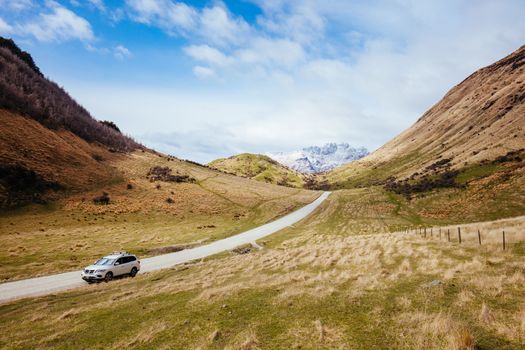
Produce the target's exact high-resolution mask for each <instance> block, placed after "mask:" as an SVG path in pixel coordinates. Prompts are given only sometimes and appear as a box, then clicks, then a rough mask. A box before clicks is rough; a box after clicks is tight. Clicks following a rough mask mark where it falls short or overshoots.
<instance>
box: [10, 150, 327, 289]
mask: <svg viewBox="0 0 525 350" xmlns="http://www.w3.org/2000/svg"><path fill="white" fill-rule="evenodd" d="M44 150H45V148H44ZM103 162H104V163H106V166H107V167H110V168H112V169H114V171H115V173H116V174H118V176H117V177H114V178H112V179H113V180H112V181H108V182H106V183H99V184H98V185H97V186H96V188H95V189H91V190H87V191H82V192H78V193H70V195H69V196H67V197H65V198H61V199H59V200H57V201H55V202H51V203H49V204H46V205H32V206H28V207H23V208H20V209H16V210H9V211H4V212H3V213H0V239H1V241H2V244H3V247H4V249H2V251H1V252H0V266H2V269H1V271H0V280H6V279H13V278H16V279H18V278H23V277H28V276H35V275H39V274H49V273H52V272H60V271H66V270H74V269H78V268H81V267H83V266H85V265H86V264H88V263H90V262H92V261H93V260H94V259H96V258H97V257H99V256H100V255H101V254H105V253H107V252H108V251H113V250H119V249H125V250H129V251H132V252H135V253H137V254H139V255H140V256H141V257H146V256H151V255H157V254H161V253H166V252H170V251H174V250H177V249H181V248H184V247H186V246H193V245H198V244H202V243H204V242H211V241H213V240H216V239H220V238H223V237H227V236H230V235H233V234H235V233H238V232H240V231H243V230H245V229H249V228H252V227H254V226H258V225H260V224H263V223H266V222H268V221H270V220H273V219H275V218H277V217H279V216H282V215H284V214H287V213H289V212H290V211H293V210H294V209H296V208H298V207H300V206H302V205H304V204H306V203H309V202H311V201H313V200H314V199H315V198H316V197H317V196H318V193H316V192H311V191H306V190H299V189H292V188H283V187H278V186H275V185H270V184H265V183H261V182H257V181H253V180H250V179H244V178H239V177H236V176H233V175H227V174H224V173H221V172H218V171H213V170H211V169H208V168H205V167H200V166H197V165H194V164H190V163H187V162H183V161H180V160H177V159H174V158H171V157H166V156H163V155H158V154H154V153H151V152H140V151H137V152H134V153H131V154H119V155H112V158H111V159H108V160H104V161H103ZM95 164H97V163H96V162H95ZM156 166H159V167H169V168H170V169H171V170H172V174H174V175H178V176H189V179H190V181H189V182H181V183H178V182H167V181H151V177H150V178H148V176H147V174H148V172H149V171H150V169H151V168H153V167H156ZM95 169H96V168H95ZM94 171H95V170H94ZM86 176H89V174H88V175H86ZM88 178H89V177H88ZM95 178H96V177H95ZM103 191H105V192H107V193H108V196H109V199H110V201H109V204H107V205H100V204H95V203H94V202H93V199H94V198H95V197H98V196H100V195H101V193H102V192H103Z"/></svg>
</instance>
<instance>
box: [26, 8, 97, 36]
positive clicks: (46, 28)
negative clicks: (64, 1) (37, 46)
mask: <svg viewBox="0 0 525 350" xmlns="http://www.w3.org/2000/svg"><path fill="white" fill-rule="evenodd" d="M49 6H50V11H51V12H49V13H42V14H40V16H39V17H38V18H37V19H35V20H32V21H29V22H27V23H25V24H21V25H19V29H20V32H21V33H22V34H28V35H32V36H34V37H35V38H36V39H37V40H39V41H44V42H50V41H56V42H61V41H67V40H72V39H77V40H81V41H86V42H89V41H92V40H93V39H94V38H95V36H94V34H93V30H92V28H91V24H90V23H89V22H88V21H87V20H86V19H84V18H82V17H80V16H78V15H76V14H75V13H74V12H72V11H70V10H69V9H67V8H65V7H63V6H62V5H60V4H58V3H57V2H54V1H51V2H49Z"/></svg>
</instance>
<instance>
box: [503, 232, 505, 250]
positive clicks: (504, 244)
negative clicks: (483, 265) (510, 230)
mask: <svg viewBox="0 0 525 350" xmlns="http://www.w3.org/2000/svg"><path fill="white" fill-rule="evenodd" d="M503 250H505V231H503Z"/></svg>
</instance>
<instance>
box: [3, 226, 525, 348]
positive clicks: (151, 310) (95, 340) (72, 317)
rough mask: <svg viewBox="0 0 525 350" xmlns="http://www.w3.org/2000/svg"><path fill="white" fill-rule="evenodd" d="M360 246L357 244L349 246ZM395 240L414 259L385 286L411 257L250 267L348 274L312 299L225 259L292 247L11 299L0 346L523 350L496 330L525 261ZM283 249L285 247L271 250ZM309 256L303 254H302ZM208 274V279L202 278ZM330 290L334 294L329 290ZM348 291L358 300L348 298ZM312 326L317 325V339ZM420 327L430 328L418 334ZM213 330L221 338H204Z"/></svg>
mask: <svg viewBox="0 0 525 350" xmlns="http://www.w3.org/2000/svg"><path fill="white" fill-rule="evenodd" d="M341 238H342V237H341ZM296 239H297V237H296ZM299 239H304V240H306V241H311V239H312V237H311V236H309V235H307V236H305V237H299ZM339 239H340V238H334V240H333V241H327V242H326V244H325V243H319V244H317V243H316V244H314V246H316V247H318V249H321V250H318V251H319V254H318V258H317V259H316V260H315V261H316V262H318V263H319V262H321V261H323V260H322V259H325V258H328V256H326V255H325V254H326V253H323V250H322V249H325V248H327V249H333V248H330V247H333V243H336V242H339ZM359 239H360V238H359V237H356V240H355V243H358V242H359ZM292 240H293V238H292ZM287 241H289V240H287ZM393 242H395V241H393ZM397 242H400V245H399V248H403V247H411V248H412V249H415V250H416V251H418V250H419V253H418V254H414V255H413V256H411V257H408V258H409V260H410V261H411V264H412V265H411V266H412V267H411V268H410V269H409V270H408V272H409V274H408V275H405V276H402V277H400V278H395V279H389V275H390V274H392V273H395V272H396V271H397V269H398V268H399V266H400V261H402V260H404V259H406V258H407V257H405V256H403V253H402V252H397V253H394V255H395V256H396V258H397V260H394V261H392V262H388V261H387V260H388V259H386V258H387V256H385V255H382V256H383V258H381V259H380V260H377V261H370V262H367V263H366V264H368V265H366V264H365V265H362V266H361V265H359V264H358V265H354V264H352V263H350V264H348V263H347V265H346V266H341V267H334V266H333V265H330V264H321V265H319V264H318V265H316V267H315V268H312V266H310V265H309V264H303V265H297V266H296V267H295V268H294V269H293V270H286V269H285V270H282V269H273V268H265V267H264V266H259V267H258V268H257V274H260V273H263V274H265V275H267V276H268V279H272V278H275V277H278V276H281V275H282V276H286V275H287V274H293V273H294V271H295V273H297V272H300V271H304V272H306V273H310V274H311V275H312V276H316V275H317V274H325V273H330V272H332V273H333V272H335V271H339V272H338V273H337V274H336V275H338V274H339V273H350V274H353V275H354V276H355V277H350V278H348V279H347V280H346V281H344V282H342V283H338V282H336V281H333V280H331V279H328V280H320V281H319V282H315V281H313V286H314V287H315V286H317V287H318V288H319V291H320V292H319V293H317V294H310V293H312V291H313V290H312V291H310V292H309V289H308V288H304V287H303V281H302V280H301V279H296V278H292V279H290V280H289V281H288V280H283V282H282V283H280V284H277V285H271V284H268V283H267V282H262V283H259V282H251V278H253V277H256V276H257V274H255V275H251V273H250V272H248V273H246V272H245V273H243V266H239V264H238V262H237V263H235V262H231V261H230V260H231V259H234V258H235V259H237V260H239V259H241V260H242V261H243V262H244V264H243V265H244V266H247V264H249V263H250V262H251V261H252V259H256V260H255V261H259V262H260V261H265V260H267V259H271V257H280V258H282V259H284V260H283V261H289V262H292V263H293V261H294V259H296V258H294V256H295V255H294V254H293V253H292V251H290V252H289V251H286V249H285V248H284V246H282V245H278V246H276V248H274V249H265V250H263V251H259V252H255V253H250V254H248V255H245V256H242V257H240V256H237V257H233V256H232V255H231V254H228V253H226V254H222V255H221V256H219V257H214V258H213V259H206V261H204V262H201V263H196V264H189V265H186V266H179V267H176V268H173V269H170V270H165V271H159V272H156V273H151V274H147V275H142V276H138V277H136V278H135V279H129V278H128V279H123V280H118V281H114V282H113V283H110V284H99V285H92V286H89V287H88V288H84V289H80V290H75V291H70V292H66V293H60V294H58V295H51V296H45V297H40V298H33V299H25V300H20V301H15V302H12V303H8V304H4V305H0V324H1V325H2V329H3V332H2V333H0V347H2V348H6V349H27V348H43V349H47V348H49V349H51V348H52V349H70V348H90V349H91V348H96V349H107V348H117V347H120V348H134V349H150V348H162V347H169V348H174V349H186V348H197V347H202V348H203V349H224V348H240V347H241V345H242V344H243V343H246V342H247V341H248V340H252V341H253V344H254V345H256V347H255V346H254V347H251V348H252V349H254V348H259V349H289V348H298V347H300V348H302V349H333V348H340V347H344V346H346V347H349V348H352V349H418V348H421V346H423V344H426V345H427V348H429V349H444V348H449V347H448V345H447V344H448V341H449V338H448V337H449V336H451V335H454V333H453V332H455V331H457V330H460V329H466V330H468V332H469V333H470V334H471V335H472V337H473V338H474V339H475V342H476V346H477V348H476V349H494V348H497V349H520V348H522V346H523V345H524V343H523V341H524V339H523V338H520V337H519V335H518V334H516V333H514V335H513V336H512V337H510V336H506V335H504V334H502V333H500V332H499V331H498V329H499V328H498V327H501V326H498V325H499V323H498V322H503V323H502V324H504V325H505V327H516V321H515V320H514V315H516V314H518V313H519V312H520V307H521V304H520V297H521V296H522V295H523V293H524V292H525V289H524V286H523V284H520V283H518V284H512V283H511V282H508V283H507V282H506V280H509V279H511V278H513V277H512V276H514V275H515V274H516V273H517V272H516V271H518V273H520V272H519V270H516V269H514V268H512V266H513V264H515V263H519V262H522V261H523V259H522V256H520V255H515V254H513V253H508V254H506V255H505V256H504V257H503V258H504V259H505V260H504V261H505V263H504V264H490V265H486V266H483V267H475V268H466V269H465V268H462V267H461V264H463V263H469V262H470V261H473V259H478V260H479V259H482V260H490V259H500V258H501V256H500V254H499V253H498V252H497V251H493V250H490V249H489V250H479V249H467V250H460V251H456V249H457V246H456V245H454V244H443V242H436V241H425V240H417V241H411V240H410V239H409V240H407V241H406V243H405V241H397ZM307 244H311V243H307ZM377 244H379V245H380V247H378V246H377ZM367 245H368V247H369V248H367V249H365V250H363V251H369V252H370V253H373V250H374V249H381V251H382V252H383V253H384V250H385V249H388V247H389V245H390V243H389V238H388V236H385V238H381V239H379V240H376V241H373V242H369V243H367ZM323 247H324V248H323ZM348 247H349V249H350V251H349V252H348V254H350V256H354V257H358V256H359V255H360V254H359V253H357V255H356V253H355V252H353V251H352V249H357V252H359V251H360V248H355V247H354V244H352V243H348ZM353 247H354V248H353ZM279 249H284V250H283V251H282V252H279ZM308 249H309V247H307V248H306V249H305V250H304V252H309V250H308ZM289 253H292V255H289ZM442 254H444V255H442ZM440 256H443V257H447V258H448V259H452V260H451V261H449V262H447V263H446V264H444V265H442V266H440V267H438V268H436V269H434V270H428V271H423V272H421V271H417V270H416V267H417V266H418V265H422V266H425V265H426V264H429V263H430V262H431V261H432V259H433V258H435V257H440ZM343 257H344V256H342V257H341V258H343ZM341 258H339V259H341ZM255 261H254V262H255ZM356 261H359V260H356ZM287 264H289V263H286V264H285V265H284V267H286V266H287ZM288 266H290V267H291V266H293V265H288ZM449 266H451V267H454V266H457V268H456V269H458V270H459V273H457V274H456V275H455V276H454V277H453V278H452V279H447V280H445V282H444V284H443V285H441V286H437V287H432V288H423V287H422V286H423V285H424V284H426V283H428V282H430V281H432V280H434V279H443V277H442V276H443V271H445V270H446V269H447V268H448V267H449ZM232 268H233V269H232ZM338 269H340V270H338ZM209 271H213V272H214V274H213V275H210V274H209ZM368 275H370V276H379V279H378V282H379V283H380V284H379V285H378V286H374V285H373V284H372V282H370V283H371V284H370V285H368V284H366V283H365V284H364V285H362V284H359V283H357V281H358V279H359V276H364V277H367V276H368ZM250 276H252V277H250ZM499 276H504V277H505V279H503V280H502V282H501V283H502V287H503V288H504V289H503V290H504V291H505V292H504V293H505V297H504V298H502V297H501V296H500V295H498V294H493V293H492V291H491V289H490V288H489V287H487V288H485V287H484V286H483V283H481V282H480V283H479V284H477V285H474V284H473V283H474V282H476V281H477V280H478V279H482V278H489V279H494V280H499V279H498V278H499ZM376 278H377V277H376ZM215 288H218V289H217V290H218V291H221V290H222V288H227V289H225V292H224V293H223V294H221V293H218V294H210V296H209V297H203V296H202V293H206V292H207V291H209V290H211V291H213V290H214V289H215ZM326 288H332V289H331V290H330V291H329V292H328V293H327V292H325V290H326ZM288 290H291V291H299V294H296V295H293V294H292V295H290V296H287V297H282V293H283V292H286V291H288ZM356 291H357V292H358V293H354V292H356ZM463 291H470V292H472V296H471V299H470V300H469V301H467V302H466V303H465V304H458V300H460V294H461V293H462V292H463ZM401 299H404V300H407V303H408V304H406V305H404V304H403V303H400V302H399V300H401ZM482 303H486V304H487V305H488V306H489V308H490V309H491V310H492V312H493V313H494V315H495V320H496V321H495V322H496V323H495V324H494V325H490V324H484V323H482V322H480V320H479V318H478V315H479V310H480V309H481V304H482ZM417 315H422V316H424V317H425V320H426V321H422V322H421V321H418V320H419V319H418V318H417V317H419V316H417ZM434 318H438V319H440V318H442V319H443V320H444V322H447V324H446V325H445V326H446V329H445V330H444V331H442V330H441V328H440V327H441V326H439V325H435V326H433V325H432V322H434V321H433V320H434ZM319 325H321V327H322V329H323V336H322V337H321V335H320V331H319ZM427 326H428V327H429V328H428V329H427V330H425V329H426V328H425V327H427ZM518 327H519V325H518ZM512 329H514V328H512ZM215 331H218V335H217V336H216V337H215V338H213V339H212V337H211V336H212V334H214V332H215ZM94 334H96V336H95V337H94V336H93V335H94ZM420 336H422V337H423V340H420V338H419V337H420ZM422 341H423V342H429V343H421V342H422ZM454 341H456V340H454ZM248 348H250V347H248Z"/></svg>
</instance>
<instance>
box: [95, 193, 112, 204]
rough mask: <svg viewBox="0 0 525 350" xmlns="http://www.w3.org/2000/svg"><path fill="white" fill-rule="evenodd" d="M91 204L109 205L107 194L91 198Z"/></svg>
mask: <svg viewBox="0 0 525 350" xmlns="http://www.w3.org/2000/svg"><path fill="white" fill-rule="evenodd" d="M93 203H95V204H104V205H107V204H109V194H108V193H107V192H102V195H100V196H97V197H95V198H93Z"/></svg>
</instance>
